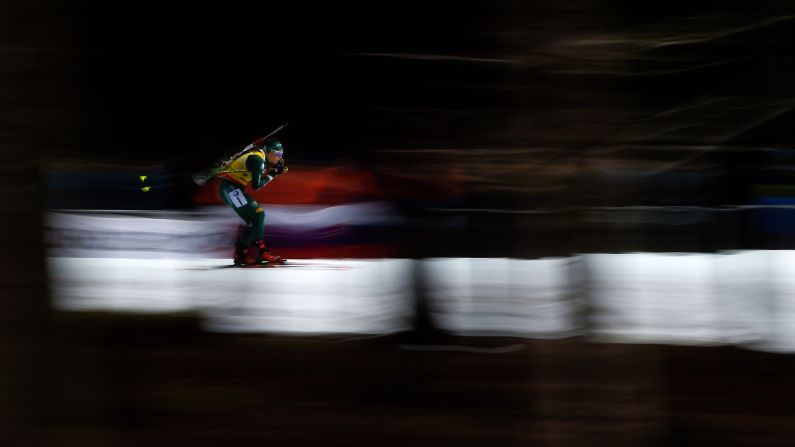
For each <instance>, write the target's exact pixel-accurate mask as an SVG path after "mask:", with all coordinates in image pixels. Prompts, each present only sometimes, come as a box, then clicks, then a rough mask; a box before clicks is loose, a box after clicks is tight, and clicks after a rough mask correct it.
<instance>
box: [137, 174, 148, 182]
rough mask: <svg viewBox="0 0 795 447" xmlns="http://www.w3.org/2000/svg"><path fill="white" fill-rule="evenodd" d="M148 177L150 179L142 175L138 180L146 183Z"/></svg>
mask: <svg viewBox="0 0 795 447" xmlns="http://www.w3.org/2000/svg"><path fill="white" fill-rule="evenodd" d="M147 177H148V176H146V175H142V176H140V177H138V178H139V179H141V181H142V182H143V181H146V178H147Z"/></svg>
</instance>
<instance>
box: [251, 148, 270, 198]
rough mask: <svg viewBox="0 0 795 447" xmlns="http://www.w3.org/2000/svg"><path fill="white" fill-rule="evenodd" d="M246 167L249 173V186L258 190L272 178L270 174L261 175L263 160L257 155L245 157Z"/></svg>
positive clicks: (263, 166) (263, 165)
mask: <svg viewBox="0 0 795 447" xmlns="http://www.w3.org/2000/svg"><path fill="white" fill-rule="evenodd" d="M246 169H248V171H249V172H250V173H251V187H252V188H254V190H255V191H256V190H258V189H260V188H262V187H263V186H265V185H267V184H268V182H270V181H271V180H273V177H271V176H270V175H263V172H262V171H263V170H264V169H265V160H263V159H262V157H260V156H259V155H251V156H249V157H248V158H247V159H246Z"/></svg>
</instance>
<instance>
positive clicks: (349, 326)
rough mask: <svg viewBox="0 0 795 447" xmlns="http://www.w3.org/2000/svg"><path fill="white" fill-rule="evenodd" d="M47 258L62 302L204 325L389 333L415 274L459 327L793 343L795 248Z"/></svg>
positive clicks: (435, 311) (520, 333)
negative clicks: (279, 259)
mask: <svg viewBox="0 0 795 447" xmlns="http://www.w3.org/2000/svg"><path fill="white" fill-rule="evenodd" d="M228 262H229V261H227V260H219V259H162V258H158V259H141V258H138V257H137V256H131V257H129V258H120V257H114V258H66V257H52V258H49V259H48V265H49V270H50V271H49V273H50V281H51V284H52V291H53V300H54V303H55V307H56V308H57V309H60V310H64V311H80V310H92V311H113V312H143V313H160V312H178V311H195V312H198V313H199V314H200V315H201V317H202V320H203V322H204V325H205V327H206V329H207V330H210V331H217V332H260V333H290V334H389V333H393V332H396V331H400V330H404V329H407V328H408V327H409V323H410V321H411V320H410V318H411V315H412V309H413V308H414V304H413V301H412V300H413V296H414V295H413V294H414V293H415V291H416V290H418V288H417V287H415V285H414V284H415V278H417V279H418V280H420V284H422V286H421V287H420V288H419V290H422V291H423V293H424V294H425V296H426V297H427V298H428V300H429V303H430V308H431V311H432V315H433V316H434V318H435V320H436V322H437V323H438V324H439V325H440V326H441V327H442V328H444V329H446V330H448V331H451V332H453V333H456V334H462V335H508V336H517V337H526V338H561V337H568V336H571V335H574V334H584V335H587V336H589V337H592V338H594V339H600V340H608V341H620V342H641V343H682V344H741V345H744V346H748V347H752V348H756V349H765V350H773V351H785V352H791V351H795V275H794V274H793V273H795V251H781V250H779V251H744V252H732V253H724V254H703V253H662V254H660V253H657V254H650V253H628V254H588V255H580V256H576V257H572V258H550V259H529V260H528V259H508V258H484V259H480V258H479V259H472V258H438V259H427V260H424V261H419V262H421V263H420V264H419V268H416V266H415V264H414V262H412V261H411V260H407V259H374V260H359V259H357V260H348V259H344V260H327V259H317V260H298V261H296V263H299V264H301V265H300V266H297V267H290V268H264V269H234V268H219V267H222V266H224V265H227V264H228Z"/></svg>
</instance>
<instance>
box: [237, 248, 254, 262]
mask: <svg viewBox="0 0 795 447" xmlns="http://www.w3.org/2000/svg"><path fill="white" fill-rule="evenodd" d="M258 255H259V253H258V251H257V248H256V247H254V246H250V247H246V246H237V247H235V257H234V262H235V265H256V264H258V263H259V256H258Z"/></svg>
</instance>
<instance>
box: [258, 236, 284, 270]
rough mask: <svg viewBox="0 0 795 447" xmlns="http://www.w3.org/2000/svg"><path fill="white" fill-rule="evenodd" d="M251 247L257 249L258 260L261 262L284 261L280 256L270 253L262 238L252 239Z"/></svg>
mask: <svg viewBox="0 0 795 447" xmlns="http://www.w3.org/2000/svg"><path fill="white" fill-rule="evenodd" d="M253 247H254V248H256V250H258V251H259V258H260V262H261V263H263V264H280V263H283V262H284V261H285V260H284V259H282V257H281V256H279V255H275V254H273V253H271V251H270V250H268V248H267V247H266V246H265V241H263V240H258V241H254V244H253Z"/></svg>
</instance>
